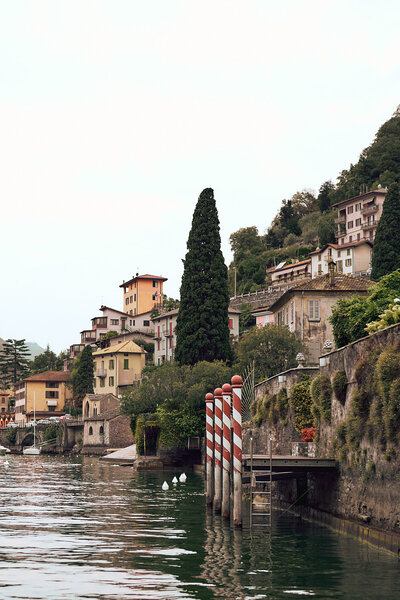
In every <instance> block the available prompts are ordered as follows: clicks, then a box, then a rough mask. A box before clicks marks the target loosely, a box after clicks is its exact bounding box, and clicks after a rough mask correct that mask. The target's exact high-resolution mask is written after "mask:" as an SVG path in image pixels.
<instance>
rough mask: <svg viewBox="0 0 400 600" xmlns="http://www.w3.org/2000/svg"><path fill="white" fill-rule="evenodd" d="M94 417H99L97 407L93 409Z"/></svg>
mask: <svg viewBox="0 0 400 600" xmlns="http://www.w3.org/2000/svg"><path fill="white" fill-rule="evenodd" d="M93 416H94V417H97V406H94V407H93Z"/></svg>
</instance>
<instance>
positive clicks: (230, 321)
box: [228, 319, 233, 329]
mask: <svg viewBox="0 0 400 600" xmlns="http://www.w3.org/2000/svg"><path fill="white" fill-rule="evenodd" d="M228 327H229V329H233V319H229V325H228Z"/></svg>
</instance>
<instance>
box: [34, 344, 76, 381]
mask: <svg viewBox="0 0 400 600" xmlns="http://www.w3.org/2000/svg"><path fill="white" fill-rule="evenodd" d="M66 356H67V353H66V352H60V354H59V355H58V356H57V354H55V352H53V351H52V350H50V346H49V345H48V344H47V347H46V350H45V351H44V352H42V354H38V355H37V356H35V358H34V359H33V360H32V361H31V362H30V364H29V370H30V372H31V374H32V375H36V374H37V373H44V372H45V371H62V370H63V368H64V358H66Z"/></svg>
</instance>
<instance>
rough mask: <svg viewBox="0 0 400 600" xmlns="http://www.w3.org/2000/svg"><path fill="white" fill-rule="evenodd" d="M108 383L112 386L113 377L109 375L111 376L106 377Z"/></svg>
mask: <svg viewBox="0 0 400 600" xmlns="http://www.w3.org/2000/svg"><path fill="white" fill-rule="evenodd" d="M108 385H109V386H110V387H112V386H113V385H114V377H112V376H111V377H109V378H108Z"/></svg>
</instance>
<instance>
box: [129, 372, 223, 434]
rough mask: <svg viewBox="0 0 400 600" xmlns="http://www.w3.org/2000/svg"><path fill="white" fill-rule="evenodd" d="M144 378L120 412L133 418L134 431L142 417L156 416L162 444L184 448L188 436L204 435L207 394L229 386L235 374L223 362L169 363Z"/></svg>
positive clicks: (147, 373) (130, 394)
mask: <svg viewBox="0 0 400 600" xmlns="http://www.w3.org/2000/svg"><path fill="white" fill-rule="evenodd" d="M145 375H146V379H144V380H143V382H142V384H141V385H140V386H139V387H138V388H136V389H132V390H130V391H127V392H124V393H123V395H122V400H121V411H122V412H123V413H124V414H128V415H131V417H132V427H133V429H134V430H135V427H136V421H137V418H138V416H139V415H141V414H155V415H156V416H157V422H158V424H159V426H160V436H161V441H162V443H163V445H166V444H171V445H178V446H179V445H180V446H183V445H185V444H186V442H187V437H188V435H203V434H204V427H205V401H204V398H205V395H206V393H207V392H213V391H214V390H215V388H216V387H220V386H222V385H223V384H224V383H229V381H230V379H231V376H232V375H233V372H232V370H231V369H230V368H229V367H227V366H226V364H225V363H223V362H214V363H207V362H199V363H197V364H196V365H194V366H193V367H191V366H188V365H185V366H183V367H180V366H179V365H178V364H177V363H174V362H167V363H165V364H163V365H161V366H160V367H156V368H153V369H146V373H145Z"/></svg>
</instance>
